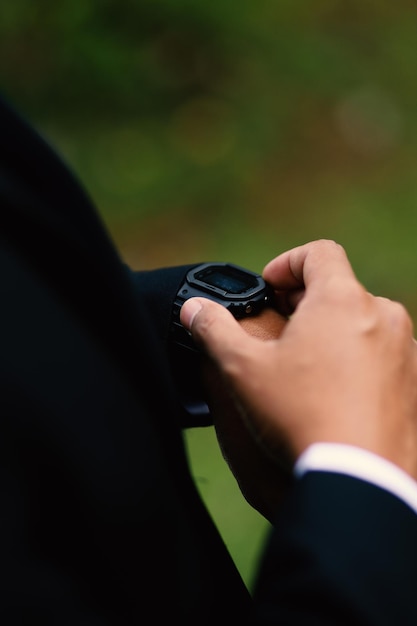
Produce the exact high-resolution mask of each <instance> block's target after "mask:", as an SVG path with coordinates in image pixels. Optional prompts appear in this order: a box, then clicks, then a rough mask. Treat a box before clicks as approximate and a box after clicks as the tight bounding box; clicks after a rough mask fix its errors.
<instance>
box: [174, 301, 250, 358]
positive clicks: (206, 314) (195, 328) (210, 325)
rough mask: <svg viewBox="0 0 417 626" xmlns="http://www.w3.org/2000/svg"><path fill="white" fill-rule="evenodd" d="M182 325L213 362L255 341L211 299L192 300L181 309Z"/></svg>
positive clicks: (225, 310)
mask: <svg viewBox="0 0 417 626" xmlns="http://www.w3.org/2000/svg"><path fill="white" fill-rule="evenodd" d="M180 319H181V323H182V324H183V326H185V328H187V330H189V331H190V332H191V334H192V337H193V339H194V341H195V343H196V344H197V345H199V346H202V347H203V348H204V350H205V351H206V352H207V353H208V354H209V355H210V356H211V357H212V358H214V360H216V361H217V360H224V359H225V358H226V356H227V355H228V354H231V353H232V354H233V353H236V352H237V351H238V348H240V349H242V350H243V349H244V347H245V346H247V344H248V342H249V343H250V342H251V341H255V339H254V338H252V337H250V336H249V334H248V333H247V332H246V331H245V330H244V329H243V327H242V326H241V325H240V324H239V323H238V321H237V320H236V319H235V318H234V317H233V315H232V314H231V313H230V311H228V310H227V309H226V308H225V307H223V306H222V305H221V304H218V303H217V302H213V301H212V300H209V299H208V298H190V299H189V300H187V301H186V302H184V304H183V305H182V308H181V312H180Z"/></svg>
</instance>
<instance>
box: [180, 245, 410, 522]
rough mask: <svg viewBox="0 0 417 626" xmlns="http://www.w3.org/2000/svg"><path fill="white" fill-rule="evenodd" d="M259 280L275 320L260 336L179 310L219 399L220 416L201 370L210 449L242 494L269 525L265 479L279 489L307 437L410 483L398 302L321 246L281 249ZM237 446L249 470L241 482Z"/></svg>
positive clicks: (340, 253) (195, 304) (209, 313)
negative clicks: (368, 455) (382, 463)
mask: <svg viewBox="0 0 417 626" xmlns="http://www.w3.org/2000/svg"><path fill="white" fill-rule="evenodd" d="M263 276H264V278H265V280H266V281H267V282H269V283H270V284H271V285H272V286H273V287H274V288H275V290H276V294H277V308H278V310H280V311H281V312H282V313H283V315H282V316H281V318H280V320H279V322H280V323H278V322H277V325H276V326H275V328H274V329H273V330H271V331H266V332H263V334H262V336H255V335H256V334H257V332H255V331H254V330H253V327H252V331H253V332H250V329H249V328H245V327H244V326H243V325H242V324H239V323H238V322H237V321H236V320H235V319H234V318H233V316H232V315H231V314H230V313H229V312H228V311H227V310H226V309H225V308H224V307H222V306H221V305H218V304H217V303H215V302H212V301H210V300H208V299H205V298H192V299H190V300H188V301H187V302H186V303H185V304H184V305H183V307H182V310H181V321H182V323H183V324H184V326H185V327H186V328H188V329H189V330H190V331H191V332H192V334H193V337H194V340H195V341H196V342H197V343H198V344H199V345H200V347H201V348H202V350H203V351H204V352H205V353H206V355H207V368H208V370H206V371H208V372H209V373H210V372H211V375H212V376H213V377H214V376H217V377H218V380H220V381H221V383H222V385H223V392H222V393H223V394H226V396H227V400H228V403H229V409H230V410H229V411H228V410H225V409H224V408H223V409H222V401H223V400H224V399H225V398H224V397H221V398H220V399H218V400H216V394H219V395H220V391H219V389H220V388H219V386H217V387H216V386H215V385H213V384H212V381H213V378H210V375H209V376H208V378H207V380H208V388H209V395H210V396H211V398H212V400H211V401H212V402H213V406H214V412H215V422H216V428H218V432H219V437H220V444H221V446H222V448H223V449H224V454H225V457H226V458H227V460H228V462H229V464H230V465H231V467H232V470H233V471H234V472H235V475H236V478H237V480H238V482H239V484H240V486H241V489H242V491H243V493H244V495H245V497H247V499H248V500H249V501H250V502H251V503H252V504H253V505H254V506H255V508H257V509H258V510H260V512H261V513H263V514H264V515H265V516H266V517H268V518H270V517H271V511H272V510H273V508H274V507H275V506H276V505H277V501H278V500H279V495H277V496H276V498H275V500H274V499H273V498H271V497H270V494H271V491H272V489H273V486H274V481H277V482H276V484H275V486H277V485H278V486H279V488H278V489H276V492H279V493H281V491H282V490H283V489H285V485H286V481H288V472H289V469H290V468H291V466H292V464H293V463H294V462H295V460H296V459H297V458H298V456H299V455H300V454H301V453H302V452H303V451H304V450H305V449H306V448H307V447H308V446H309V445H311V444H313V443H315V442H339V443H346V444H351V445H354V446H358V447H361V448H364V449H366V450H370V451H371V452H373V453H375V454H378V455H380V456H382V457H384V458H386V459H388V460H389V461H391V462H393V463H395V464H396V465H397V466H398V467H400V468H402V469H403V470H404V471H406V472H407V473H408V474H409V475H410V476H411V477H412V478H414V479H417V344H416V342H415V340H414V337H413V326H412V322H411V319H410V316H409V315H408V313H407V311H406V310H405V309H404V307H403V306H402V305H401V304H399V303H397V302H393V301H391V300H388V299H386V298H381V297H376V296H373V295H371V294H370V293H369V292H367V291H366V290H365V289H364V287H363V286H362V285H361V284H360V283H359V281H358V280H357V279H356V277H355V275H354V272H353V270H352V267H351V265H350V263H349V261H348V259H347V257H346V254H345V251H344V250H343V248H342V247H341V246H340V245H338V244H337V243H335V242H333V241H328V240H319V241H313V242H311V243H308V244H306V245H303V246H299V247H297V248H294V249H292V250H289V251H288V252H285V253H283V254H281V255H279V256H278V257H276V258H275V259H273V260H272V261H271V262H270V263H268V264H267V265H266V267H265V268H264V271H263ZM288 314H289V317H288V319H286V318H287V315H288ZM271 335H272V336H271ZM210 368H211V369H210ZM210 385H211V387H210ZM232 408H233V410H232ZM216 411H217V412H216ZM228 415H229V417H228ZM216 416H217V417H216ZM230 416H233V417H230ZM237 416H238V417H237ZM228 420H230V421H228ZM236 424H238V425H239V428H237V427H236ZM224 432H225V433H226V436H225V437H224V435H223V434H224ZM223 437H224V438H223ZM222 438H223V439H222ZM240 439H241V440H242V441H243V442H244V449H245V450H246V448H249V449H250V451H251V453H250V455H249V456H247V457H246V458H249V459H250V462H249V461H248V465H249V466H250V464H251V463H252V462H253V464H254V466H255V467H256V468H257V471H256V472H255V473H254V474H255V475H254V477H253V478H252V479H251V480H248V477H249V478H250V476H253V475H252V474H251V472H250V471H249V469H246V470H245V462H244V455H243V454H239V452H236V449H237V450H239V447H240V445H241V443H242V441H241V440H240ZM256 457H258V458H257V459H256ZM236 459H237V461H236ZM235 461H236V462H235ZM255 461H256V462H255ZM266 477H269V480H267V481H266ZM263 480H264V481H266V482H265V483H264V485H265V484H267V485H268V487H265V486H263V485H262V481H263ZM248 482H249V483H250V484H249V485H248ZM259 494H260V495H259Z"/></svg>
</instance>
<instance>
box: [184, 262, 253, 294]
mask: <svg viewBox="0 0 417 626" xmlns="http://www.w3.org/2000/svg"><path fill="white" fill-rule="evenodd" d="M194 278H195V279H196V280H198V281H201V282H204V283H206V284H207V285H210V286H212V287H216V288H217V289H220V290H221V291H224V292H225V293H229V294H235V295H238V294H244V293H246V292H247V291H249V290H250V289H253V288H254V287H257V286H258V281H257V280H256V278H255V277H253V276H251V275H250V274H248V273H247V272H244V271H241V270H239V269H237V268H235V267H231V266H230V265H225V266H218V265H214V266H211V267H207V268H205V269H203V270H201V271H200V272H197V273H196V274H195V275H194Z"/></svg>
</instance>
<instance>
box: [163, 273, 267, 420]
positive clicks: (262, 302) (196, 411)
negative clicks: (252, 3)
mask: <svg viewBox="0 0 417 626" xmlns="http://www.w3.org/2000/svg"><path fill="white" fill-rule="evenodd" d="M272 294H273V290H272V289H271V287H269V285H267V283H266V282H265V281H264V279H263V278H262V276H261V275H260V274H257V273H255V272H251V271H250V270H247V269H244V268H243V267H239V266H238V265H234V264H232V263H203V264H202V265H198V266H196V267H194V268H193V269H191V270H190V271H189V272H188V273H187V275H186V276H185V279H184V281H183V283H182V285H181V287H180V288H179V290H178V292H177V295H176V297H175V301H174V305H173V311H172V323H171V337H170V340H171V341H170V343H171V352H172V354H173V355H174V359H175V361H174V363H175V365H174V376H175V378H176V380H177V384H178V387H179V389H180V395H181V399H182V403H183V405H184V407H185V408H186V410H187V412H188V413H189V415H190V416H193V418H192V419H191V420H190V423H191V424H193V425H197V424H210V423H211V421H210V418H209V409H208V407H207V404H206V402H205V400H204V394H203V390H202V388H201V380H200V373H199V363H198V360H199V351H198V349H197V348H196V346H195V345H194V342H193V339H192V336H191V334H190V333H189V332H188V330H186V329H185V328H184V326H183V325H182V324H181V321H180V311H181V307H182V305H183V304H184V302H185V301H186V300H188V299H189V298H193V297H195V296H202V297H204V298H210V299H211V300H214V301H215V302H218V303H220V304H222V305H223V306H224V307H226V308H227V309H228V310H229V311H230V312H231V313H232V315H233V316H234V317H235V318H236V319H241V318H243V317H247V316H250V315H256V314H257V313H259V312H260V311H261V310H262V309H264V308H265V307H267V306H269V305H270V303H271V301H272ZM184 373H185V376H184V375H183V374H184ZM194 418H196V419H194Z"/></svg>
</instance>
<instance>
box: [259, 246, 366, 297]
mask: <svg viewBox="0 0 417 626" xmlns="http://www.w3.org/2000/svg"><path fill="white" fill-rule="evenodd" d="M262 276H263V278H264V279H265V280H266V282H268V283H269V284H270V285H272V286H273V287H274V288H275V289H278V290H282V289H286V290H293V289H298V290H299V289H300V288H303V287H304V286H305V287H307V286H311V285H312V284H314V283H316V282H317V283H319V284H320V283H323V282H325V281H327V280H328V279H329V278H331V279H334V278H341V279H346V278H349V279H350V278H354V273H353V270H352V267H351V265H350V263H349V260H348V258H347V256H346V253H345V251H344V249H343V247H342V246H341V245H340V244H338V243H336V242H335V241H331V240H327V239H321V240H317V241H312V242H310V243H307V244H305V245H303V246H298V247H297V248H293V249H292V250H288V251H287V252H284V253H283V254H280V255H279V256H277V257H275V259H273V260H272V261H270V262H269V263H268V264H267V265H266V266H265V267H264V270H263V272H262Z"/></svg>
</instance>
